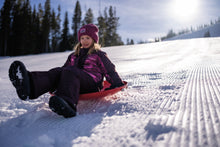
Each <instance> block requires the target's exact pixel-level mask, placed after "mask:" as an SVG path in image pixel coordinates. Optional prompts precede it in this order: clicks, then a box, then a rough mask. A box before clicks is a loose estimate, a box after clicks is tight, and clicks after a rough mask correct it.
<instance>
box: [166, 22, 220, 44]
mask: <svg viewBox="0 0 220 147" xmlns="http://www.w3.org/2000/svg"><path fill="white" fill-rule="evenodd" d="M207 32H209V33H210V37H220V23H218V24H214V25H212V26H209V27H207V28H204V29H201V30H198V31H195V32H191V33H187V34H183V35H178V36H175V37H172V38H169V39H166V41H169V40H178V39H192V38H203V37H204V35H205V33H207Z"/></svg>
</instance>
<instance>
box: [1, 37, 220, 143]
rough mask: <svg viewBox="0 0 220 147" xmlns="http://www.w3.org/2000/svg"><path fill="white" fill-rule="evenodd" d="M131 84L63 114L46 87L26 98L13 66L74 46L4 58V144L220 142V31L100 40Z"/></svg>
mask: <svg viewBox="0 0 220 147" xmlns="http://www.w3.org/2000/svg"><path fill="white" fill-rule="evenodd" d="M103 50H104V51H106V52H107V53H108V56H109V58H110V59H111V60H112V62H113V63H114V64H115V65H116V67H117V71H118V73H119V75H120V76H121V78H122V79H123V80H125V81H127V82H128V88H127V89H126V90H125V91H123V92H119V93H118V94H116V95H114V96H112V97H107V98H105V99H101V100H98V101H97V100H94V101H80V102H79V104H78V106H77V107H78V114H77V116H76V117H74V118H69V119H65V118H63V117H61V116H58V115H56V114H55V113H53V112H52V111H50V109H49V108H48V101H49V94H45V95H43V96H41V97H40V98H38V99H36V100H33V101H21V100H20V99H19V98H18V97H17V96H16V92H15V89H14V88H13V86H12V85H11V84H10V81H9V79H8V75H7V74H8V73H7V72H8V67H9V65H10V63H11V62H12V61H14V60H21V61H23V62H24V63H25V65H26V67H27V69H28V70H31V71H34V70H48V69H50V68H53V67H56V66H62V65H63V63H64V62H65V60H66V58H67V56H68V55H69V54H70V52H64V53H51V54H41V55H29V56H21V57H5V58H1V59H0V86H1V89H0V100H1V103H0V146H1V147H12V146H16V147H29V146H30V147H38V146H42V147H70V146H76V147H86V146H92V147H103V146H104V147H115V146H126V147H127V146H135V147H136V146H137V147H146V146H155V147H158V146H165V147H167V146H178V147H179V146H182V147H186V146H189V147H197V146H209V147H217V146H220V64H219V63H220V38H200V39H188V40H176V41H166V42H159V43H152V44H141V45H131V46H117V47H109V48H103Z"/></svg>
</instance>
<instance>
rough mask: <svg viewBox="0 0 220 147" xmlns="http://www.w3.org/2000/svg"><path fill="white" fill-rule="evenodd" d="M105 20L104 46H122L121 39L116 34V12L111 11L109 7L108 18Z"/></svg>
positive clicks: (117, 18)
mask: <svg viewBox="0 0 220 147" xmlns="http://www.w3.org/2000/svg"><path fill="white" fill-rule="evenodd" d="M107 20H108V21H107V22H106V24H107V29H106V39H105V46H113V45H123V42H122V41H121V37H120V36H119V35H118V34H117V28H118V26H119V24H118V20H119V17H116V10H113V8H112V6H110V7H109V17H108V19H107Z"/></svg>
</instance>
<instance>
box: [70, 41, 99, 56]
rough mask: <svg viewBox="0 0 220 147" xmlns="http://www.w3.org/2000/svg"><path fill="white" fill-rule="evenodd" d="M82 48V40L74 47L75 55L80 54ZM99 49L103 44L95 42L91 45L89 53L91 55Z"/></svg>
mask: <svg viewBox="0 0 220 147" xmlns="http://www.w3.org/2000/svg"><path fill="white" fill-rule="evenodd" d="M81 48H82V44H81V43H80V42H79V43H77V44H76V45H75V47H74V50H75V52H74V55H79V53H80V49H81ZM99 50H101V45H100V44H98V43H95V42H93V45H91V47H90V48H89V51H88V55H90V54H92V53H94V52H97V51H99Z"/></svg>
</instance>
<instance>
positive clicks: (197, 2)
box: [0, 0, 220, 42]
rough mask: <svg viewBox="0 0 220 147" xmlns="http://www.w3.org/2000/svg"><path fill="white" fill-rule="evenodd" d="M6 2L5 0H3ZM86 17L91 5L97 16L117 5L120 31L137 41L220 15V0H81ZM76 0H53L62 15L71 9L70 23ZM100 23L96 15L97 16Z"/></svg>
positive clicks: (55, 7)
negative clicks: (59, 6) (105, 9)
mask: <svg viewBox="0 0 220 147" xmlns="http://www.w3.org/2000/svg"><path fill="white" fill-rule="evenodd" d="M0 1H1V4H0V6H1V7H2V4H3V2H4V0H0ZM30 1H31V4H37V3H40V2H41V3H42V4H43V5H44V2H45V0H30ZM79 2H80V5H81V9H82V12H83V15H82V16H83V17H84V14H85V12H86V10H87V9H88V8H91V9H92V10H93V14H94V15H95V18H97V17H98V14H99V10H101V12H103V11H104V8H105V7H108V8H109V6H110V5H111V6H113V7H116V13H117V14H116V15H117V16H118V17H120V19H119V24H120V26H119V28H118V33H119V35H120V36H121V37H122V39H123V41H124V42H126V39H127V38H130V39H134V41H135V42H139V41H146V40H148V39H154V38H155V37H162V36H165V35H166V34H167V32H168V31H169V30H170V29H173V30H174V31H175V32H178V31H179V30H182V29H184V28H187V27H188V28H190V27H191V26H193V27H196V26H199V25H201V24H207V23H209V22H210V20H216V19H218V17H220V0H79ZM75 3H76V0H51V5H52V7H53V8H54V9H57V6H58V4H60V5H61V12H62V16H61V19H62V20H63V19H64V13H65V12H66V11H68V15H69V23H70V25H71V24H72V16H73V11H74V8H75ZM95 23H96V19H95Z"/></svg>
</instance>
